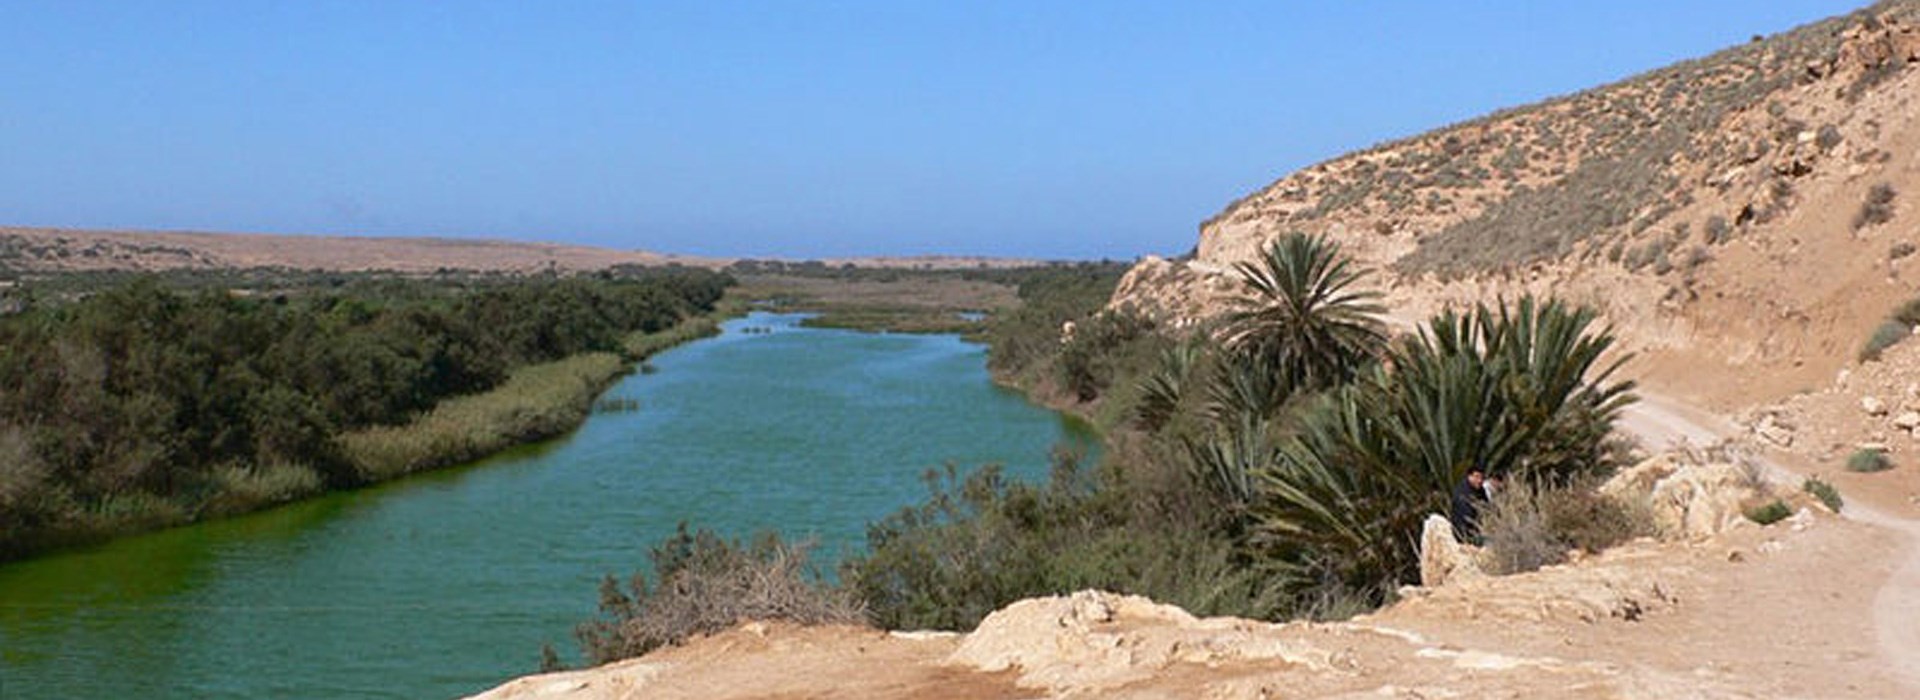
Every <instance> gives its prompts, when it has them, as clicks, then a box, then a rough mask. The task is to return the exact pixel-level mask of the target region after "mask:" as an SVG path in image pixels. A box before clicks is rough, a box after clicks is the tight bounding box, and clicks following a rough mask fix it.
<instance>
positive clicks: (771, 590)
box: [575, 523, 866, 664]
mask: <svg viewBox="0 0 1920 700" xmlns="http://www.w3.org/2000/svg"><path fill="white" fill-rule="evenodd" d="M807 552H808V546H807V545H805V544H788V543H785V542H782V541H780V539H779V538H778V537H777V536H775V535H773V534H771V533H767V534H762V535H760V536H759V537H757V538H755V539H754V540H753V542H752V544H750V545H743V544H742V543H740V542H737V541H734V542H729V541H727V540H725V539H722V538H721V537H720V536H719V535H716V534H714V533H713V532H711V531H708V530H700V531H699V532H697V533H690V532H688V531H687V526H686V524H685V523H682V524H681V525H680V527H679V529H678V530H677V531H676V532H675V533H674V534H673V536H671V537H668V538H667V539H666V541H664V542H662V543H661V544H660V546H658V547H655V548H654V549H653V554H652V558H653V568H654V574H655V577H656V578H657V579H658V585H654V586H649V585H648V584H647V581H646V578H645V577H644V576H642V575H640V574H635V575H634V577H633V580H632V582H631V583H630V584H629V586H628V590H627V591H623V590H621V588H620V584H619V582H618V581H616V580H615V579H614V577H613V576H611V575H609V576H607V578H606V579H605V580H603V581H601V583H600V613H601V618H600V619H596V620H591V621H588V622H585V623H582V624H581V625H580V626H579V627H578V628H577V629H576V630H575V635H576V636H577V637H579V639H580V646H581V649H582V650H583V651H585V652H586V655H587V657H588V659H590V660H591V661H592V662H593V663H594V664H604V663H608V662H611V661H617V660H620V659H625V658H631V657H635V656H639V655H641V654H645V653H647V652H649V651H652V650H654V649H656V648H659V647H662V646H667V645H671V644H678V643H680V642H683V641H685V640H687V639H689V638H691V637H693V636H695V635H701V634H711V633H714V632H718V631H721V630H724V629H726V628H728V627H732V626H733V625H736V624H739V623H740V622H742V621H746V620H785V621H790V622H797V623H800V624H804V625H818V624H836V623H844V624H859V623H863V622H865V619H866V610H865V608H864V607H863V606H862V605H861V604H859V603H858V602H857V601H856V600H854V599H853V597H852V596H850V595H848V594H847V593H846V592H845V591H843V590H840V589H837V588H833V587H830V586H827V585H826V584H824V583H822V582H821V581H820V577H819V576H818V575H817V574H816V573H815V572H814V571H813V570H812V569H811V567H809V566H808V565H807Z"/></svg>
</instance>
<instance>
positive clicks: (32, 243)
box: [0, 226, 1044, 275]
mask: <svg viewBox="0 0 1920 700" xmlns="http://www.w3.org/2000/svg"><path fill="white" fill-rule="evenodd" d="M736 261H737V259H736V258H712V257H699V256H691V255H672V254H663V253H653V252H647V251H640V250H620V249H615V248H602V247H596V246H587V245H573V244H562V243H540V242H530V241H512V240H486V239H466V238H427V237H368V236H307V235H278V234H259V233H208V232H198V231H96V230H82V229H59V228H28V227H17V226H14V227H9V226H0V275H31V274H57V273H61V272H91V271H104V270H120V271H138V272H159V271H166V270H232V269H247V268H288V269H295V270H324V271H329V272H365V271H380V272H396V273H402V274H425V273H432V272H436V271H441V270H458V271H472V272H546V271H549V270H552V271H559V272H579V271H587V270H601V269H605V268H609V267H615V266H619V265H642V266H651V265H675V264H677V265H688V266H695V267H709V268H718V267H725V266H727V265H730V264H732V263H734V262H736ZM792 262H799V261H792ZM818 262H820V263H821V264H824V265H828V266H832V267H840V266H843V265H851V266H854V267H883V268H903V269H904V268H912V269H923V270H932V269H958V268H985V267H996V268H998V267H1025V266H1032V265H1040V264H1044V261H1040V260H1026V259H1018V258H990V257H980V256H955V255H917V256H868V257H846V258H833V259H830V260H822V261H818Z"/></svg>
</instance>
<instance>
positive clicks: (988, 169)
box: [0, 0, 1861, 259]
mask: <svg viewBox="0 0 1920 700" xmlns="http://www.w3.org/2000/svg"><path fill="white" fill-rule="evenodd" d="M1859 4H1861V3H1860V2H1859V1H1858V0H1855V1H1853V2H1849V1H1846V0H1840V1H1824V0H1765V1H1763V2H1755V1H1754V0H1701V1H1699V2H1672V1H1664V2H1663V1H1653V0H1607V1H1605V2H1560V1H1558V0H1545V1H1539V2H1536V1H1533V0H1525V1H1521V0H1514V1H1511V2H1497V3H1496V2H1481V1H1472V2H1468V1H1461V2H1448V3H1442V2H1434V1H1412V0H1409V1H1405V2H1364V1H1363V2H1295V3H1281V2H1235V1H1230V0H1200V1H1197V2H1157V3H1143V2H1124V1H1119V0H1083V1H1079V2H1054V1H1051V0H1015V1H1011V2H988V1H962V0H955V1H953V2H944V3H934V2H922V1H919V0H876V1H874V2H826V1H809V2H803V1H800V0H793V1H790V2H752V3H741V2H684V3H678V2H677V3H648V2H401V1H398V0H394V1H376V0H368V1H365V2H297V1H293V0H288V1H285V2H281V1H277V0H276V1H267V0H234V1H231V2H211V1H209V2H137V1H134V0H126V1H124V2H105V1H99V2H93V1H87V0H61V1H54V2H21V1H17V0H0V224H13V225H36V226H68V227H96V228H139V229H195V230H214V231H262V232H286V233H328V234H355V235H434V236H454V237H494V238H513V239H525V240H550V241H569V242H581V243H588V244H594V245H604V246H611V247H618V248H644V249H649V250H658V251H667V252H680V253H690V254H704V255H744V256H773V255H779V256H789V257H827V256H836V255H847V254H919V253H955V254H991V255H1009V256H1035V257H1054V258H1099V257H1112V258H1116V259H1127V258H1132V257H1134V256H1136V255H1138V254H1141V253H1148V252H1153V253H1179V252H1182V251H1184V250H1186V249H1187V248H1189V247H1190V246H1192V245H1193V243H1194V240H1195V230H1196V229H1195V227H1196V225H1197V224H1198V223H1199V222H1200V221H1201V220H1202V219H1204V218H1206V217H1208V216H1210V215H1212V214H1213V213H1215V212H1217V211H1218V210H1219V209H1220V208H1221V207H1223V206H1225V205H1226V204H1227V203H1228V202H1230V201H1232V200H1234V199H1235V198H1237V197H1239V196H1241V195H1243V194H1245V193H1247V192H1248V191H1250V190H1253V189H1255V188H1258V187H1260V186H1263V185H1265V184H1266V183H1268V182H1271V181H1272V180H1274V179H1276V178H1278V177H1279V176H1281V175H1283V174H1285V173H1286V172H1288V171H1290V170H1293V169H1296V168H1299V167H1301V166H1305V165H1309V164H1311V163H1313V162H1316V161H1318V160H1322V159H1325V158H1328V157H1331V156H1334V155H1338V154H1340V153H1343V152H1345V151H1349V150H1353V149H1356V148H1362V147H1365V146H1368V145H1370V144H1373V143H1376V142H1379V141H1382V140H1386V139H1390V138H1395V137H1399V136H1405V135H1409V134H1413V133H1417V132H1420V131H1424V130H1427V129H1430V128H1434V127H1438V126H1441V125H1444V124H1447V123H1450V122H1454V121H1459V120H1462V119H1466V118H1470V117H1473V116H1476V115H1479V114H1482V113H1485V112H1488V111H1491V110H1493V109H1497V108H1500V107H1506V106H1514V105H1518V104H1523V103H1527V102H1532V101H1536V100H1539V99H1542V98H1545V97H1549V96H1553V95H1557V94H1563V93H1567V92H1571V91H1575V90H1579V89H1582V88H1585V87H1589V86H1592V85H1596V84H1599V83H1603V82H1607V81H1611V80H1616V79H1619V78H1622V77H1626V76H1628V75H1632V74H1634V73H1638V72H1641V71H1644V70H1648V69H1652V68H1656V67H1659V66H1662V65H1665V64H1668V63H1671V62H1674V61H1676V60H1680V59H1684V58H1688V57H1692V56H1697V55H1701V54H1705V53H1708V52H1710V51H1713V50H1715V49H1718V48H1722V47H1725V46H1728V45H1731V44H1737V43H1740V42H1743V41H1746V40H1747V39H1748V37H1750V36H1752V35H1754V34H1770V33H1774V32H1778V31H1782V30H1785V29H1788V28H1791V27H1794V26H1797V25H1799V24H1802V23H1805V22H1808V21H1812V20H1816V19H1819V18H1822V17H1826V16H1830V15H1835V14H1841V13H1844V12H1847V11H1849V10H1851V9H1853V8H1854V7H1856V6H1858V5H1859Z"/></svg>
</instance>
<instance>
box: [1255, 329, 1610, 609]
mask: <svg viewBox="0 0 1920 700" xmlns="http://www.w3.org/2000/svg"><path fill="white" fill-rule="evenodd" d="M1594 318H1595V317H1594V313H1593V312H1592V310H1590V309H1586V308H1578V309H1575V308H1570V307H1568V306H1566V305H1564V304H1562V303H1560V302H1558V301H1547V302H1544V303H1541V302H1536V301H1535V300H1534V299H1532V298H1531V297H1528V298H1524V299H1521V300H1520V301H1519V302H1518V303H1517V304H1514V305H1512V306H1505V305H1503V306H1501V307H1500V308H1499V309H1497V310H1495V309H1490V308H1488V307H1486V306H1484V305H1482V306H1479V307H1477V308H1476V309H1475V310H1474V311H1473V312H1472V313H1468V314H1456V313H1447V314H1443V315H1441V316H1438V317H1435V318H1434V319H1432V320H1431V321H1430V323H1429V324H1428V327H1427V329H1426V330H1425V331H1424V332H1423V333H1422V334H1421V335H1420V336H1418V337H1416V338H1411V339H1408V340H1406V341H1404V342H1403V343H1402V344H1401V345H1400V346H1399V347H1398V348H1396V350H1395V351H1394V352H1393V354H1392V356H1391V357H1390V358H1389V360H1390V361H1389V362H1388V363H1387V364H1388V365H1391V366H1392V367H1393V369H1392V370H1391V371H1388V370H1387V369H1385V368H1384V367H1381V366H1376V367H1374V368H1372V369H1370V370H1368V371H1367V372H1366V373H1364V374H1363V375H1362V376H1361V377H1360V378H1359V379H1358V380H1357V381H1356V382H1354V383H1353V384H1351V385H1349V386H1345V387H1342V388H1340V389H1338V390H1336V391H1334V392H1332V393H1330V394H1328V395H1327V396H1325V397H1323V398H1322V399H1321V400H1320V401H1319V402H1318V403H1317V404H1316V405H1314V406H1313V407H1312V408H1311V409H1310V410H1308V411H1307V412H1306V413H1305V415H1304V416H1303V417H1302V418H1301V420H1300V423H1299V425H1298V426H1297V427H1296V432H1295V434H1294V435H1293V437H1292V438H1291V439H1289V440H1287V441H1285V442H1284V443H1283V444H1282V445H1281V446H1280V447H1278V448H1277V449H1276V450H1275V452H1274V454H1273V458H1272V460H1271V461H1270V462H1269V466H1267V467H1266V468H1263V469H1261V470H1260V471H1259V473H1258V474H1257V476H1258V483H1257V490H1258V494H1257V495H1256V497H1255V500H1254V503H1253V505H1252V513H1253V515H1254V519H1255V525H1256V528H1257V529H1258V531H1259V532H1260V533H1261V535H1262V536H1263V537H1262V539H1263V540H1264V541H1265V542H1266V543H1267V544H1268V545H1269V546H1271V547H1273V548H1274V550H1275V551H1276V553H1277V554H1278V555H1279V556H1280V557H1282V558H1286V559H1289V560H1292V561H1294V562H1297V563H1299V564H1302V565H1304V566H1307V567H1310V568H1312V569H1314V570H1315V572H1316V573H1317V574H1318V576H1317V578H1319V579H1334V580H1338V581H1340V582H1342V583H1343V584H1344V585H1347V586H1351V587H1354V588H1359V589H1363V590H1371V591H1390V590H1392V588H1393V586H1395V585H1397V583H1398V582H1399V581H1403V580H1406V579H1407V578H1408V577H1409V576H1410V575H1411V574H1412V573H1413V571H1414V569H1415V568H1416V566H1417V559H1416V556H1417V555H1416V552H1415V551H1414V547H1413V542H1414V539H1415V538H1416V537H1417V536H1418V534H1419V527H1420V522H1421V520H1422V519H1423V518H1424V517H1425V516H1426V515H1427V514H1429V513H1443V512H1447V509H1448V508H1449V507H1450V501H1449V498H1448V495H1449V493H1450V491H1451V489H1452V487H1453V485H1454V484H1455V483H1457V482H1458V481H1459V480H1460V479H1461V478H1463V477H1464V476H1465V474H1466V472H1467V470H1468V469H1470V468H1473V467H1478V468H1481V469H1484V470H1486V471H1487V472H1488V473H1493V474H1508V475H1511V476H1514V477H1517V478H1520V479H1525V480H1529V481H1534V482H1546V483H1561V484H1564V483H1567V482H1570V481H1572V480H1573V479H1575V478H1576V477H1579V476H1582V475H1587V474H1594V473H1604V472H1605V471H1608V470H1610V469H1612V468H1613V467H1615V466H1617V464H1618V461H1619V459H1620V455H1619V454H1618V452H1617V451H1616V450H1615V449H1614V446H1613V444H1612V443H1611V442H1610V441H1609V440H1608V435H1609V433H1610V432H1611V431H1612V426H1613V421H1614V418H1615V417H1616V416H1617V415H1618V414H1619V411H1620V409H1621V408H1622V407H1624V406H1625V405H1626V404H1627V403H1628V402H1630V401H1632V400H1633V396H1632V394H1631V391H1632V388H1633V383H1632V382H1613V381H1612V380H1611V377H1612V375H1613V373H1614V372H1615V370H1617V369H1618V367H1619V366H1620V363H1621V362H1623V361H1624V360H1625V358H1617V359H1615V360H1614V361H1612V362H1611V363H1603V357H1604V356H1605V355H1606V354H1607V351H1608V350H1609V349H1610V348H1611V347H1612V345H1613V342H1614V339H1613V335H1612V334H1611V332H1610V331H1609V330H1607V329H1604V328H1599V329H1596V328H1594V327H1593V321H1594Z"/></svg>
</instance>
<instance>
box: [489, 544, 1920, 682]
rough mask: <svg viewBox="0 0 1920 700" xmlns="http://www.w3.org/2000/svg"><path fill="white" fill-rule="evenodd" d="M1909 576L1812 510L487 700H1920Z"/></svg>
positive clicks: (614, 671) (749, 642)
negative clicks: (1905, 636)
mask: <svg viewBox="0 0 1920 700" xmlns="http://www.w3.org/2000/svg"><path fill="white" fill-rule="evenodd" d="M1911 556H1913V552H1912V546H1911V544H1910V540H1909V538H1907V537H1906V536H1905V535H1903V534H1901V533H1897V532H1894V531H1892V530H1888V529H1885V528H1879V527H1874V526H1870V525H1865V524H1861V523H1856V522H1851V521H1848V520H1844V519H1840V518H1835V517H1831V516H1825V515H1815V514H1812V513H1811V512H1809V513H1807V514H1803V515H1801V516H1797V517H1796V518H1794V519H1791V520H1790V521H1783V522H1781V523H1778V524H1775V525H1773V526H1769V527H1764V528H1763V527H1759V526H1755V525H1752V524H1750V523H1748V524H1744V525H1736V526H1734V527H1733V528H1732V529H1730V530H1728V531H1726V532H1723V533H1721V534H1720V535H1718V536H1716V537H1713V538H1711V539H1707V540H1702V541H1695V542H1692V543H1686V542H1665V543H1663V542H1655V541H1652V540H1642V541H1638V542H1634V543H1630V544H1628V545H1626V546H1623V547H1620V548H1616V549H1614V550H1611V551H1608V552H1606V553H1603V554H1601V555H1598V556H1594V557H1590V558H1587V559H1585V560H1583V561H1579V562H1576V563H1573V564H1569V565H1563V566H1556V567H1549V568H1547V569H1543V570H1541V571H1538V572H1533V573H1529V574H1521V575H1516V576H1505V577H1479V578H1467V579H1464V580H1457V581H1455V582H1452V583H1449V584H1447V585H1444V586H1441V587H1438V588H1412V589H1408V591H1407V595H1406V597H1405V598H1404V599H1403V600H1402V601H1401V602H1399V603H1397V604H1395V605H1393V606H1391V607H1389V608H1387V609H1385V610H1383V611H1381V612H1380V613H1378V614H1375V615H1371V616H1363V617H1361V618H1357V619H1355V620H1352V621H1348V622H1340V623H1304V622H1300V623H1287V624H1270V623H1263V622H1255V621H1250V620H1240V619H1232V618H1209V619H1200V618H1195V617H1193V616H1192V615H1190V614H1188V613H1186V612H1185V611H1183V610H1180V609H1178V608H1175V607H1172V606H1167V605H1159V604H1156V603H1153V602H1152V601H1149V600H1147V599H1144V598H1140V597H1135V596H1123V595H1116V594H1111V593H1102V592H1094V591H1083V592H1079V593H1074V594H1072V595H1067V596H1058V597H1051V598H1038V599H1031V600H1025V601H1021V602H1018V603H1015V604H1013V605H1011V606H1008V607H1007V608H1005V609H1003V610H1000V611H999V612H996V613H995V614H993V615H992V616H990V617H989V618H987V620H986V621H984V622H983V623H982V624H981V625H980V627H979V629H977V630H976V631H974V632H973V633H971V634H967V635H954V634H943V633H888V632H882V631H877V630H872V629H865V628H857V627H818V628H802V627H797V626H791V625H784V624H763V623H748V624H744V625H741V626H739V627H736V628H734V629H732V630H729V631H727V632H723V633H720V634H717V635H713V636H711V637H705V638H701V639H696V640H694V641H693V642H691V643H689V644H687V645H684V646H681V647H676V648H671V649H666V650H662V651H659V652H656V653H654V654H651V655H648V656H646V657H644V658H641V659H636V660H632V661H627V662H622V663H617V664H611V665H608V666H605V667H601V668H596V669H589V670H584V671H574V672H566V673H558V674H549V675H543V676H531V677H527V678H522V679H519V680H515V681H512V682H510V683H507V684H505V685H503V686H500V687H498V688H495V689H493V690H491V691H488V692H486V693H483V694H481V695H478V696H475V697H476V698H485V699H488V700H507V699H519V698H641V697H645V698H839V697H846V698H918V697H950V698H1039V697H1049V698H1082V697H1085V698H1093V697H1100V698H1294V697H1330V698H1342V697H1347V698H1450V697H1451V698H1482V697H1495V698H1499V697H1511V698H1534V697H1565V698H1899V697H1916V696H1920V695H1916V694H1920V687H1907V686H1904V685H1902V681H1901V680H1900V673H1901V671H1900V669H1902V668H1903V665H1904V664H1912V663H1914V661H1915V659H1914V658H1913V657H1912V656H1906V655H1904V654H1910V653H1911V652H1912V651H1913V650H1904V649H1888V648H1883V646H1885V645H1883V644H1882V641H1881V638H1882V636H1883V635H1882V634H1881V633H1880V630H1879V629H1878V628H1879V626H1880V625H1878V624H1877V623H1876V614H1877V609H1879V608H1882V607H1884V605H1882V603H1881V601H1880V600H1879V599H1880V598H1885V597H1887V596H1883V595H1882V588H1883V587H1884V586H1886V585H1889V584H1890V579H1891V578H1892V577H1893V575H1894V573H1895V572H1896V571H1897V570H1898V569H1900V568H1901V567H1902V566H1903V565H1904V564H1905V563H1906V561H1907V559H1908V558H1909V557H1911ZM1891 583H1892V584H1894V585H1897V583H1898V582H1897V581H1891ZM1894 593H1895V595H1894V596H1892V597H1893V598H1903V597H1911V596H1907V595H1906V594H1905V593H1902V592H1901V591H1894ZM1910 622H1912V623H1913V624H1920V620H1914V621H1910Z"/></svg>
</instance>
